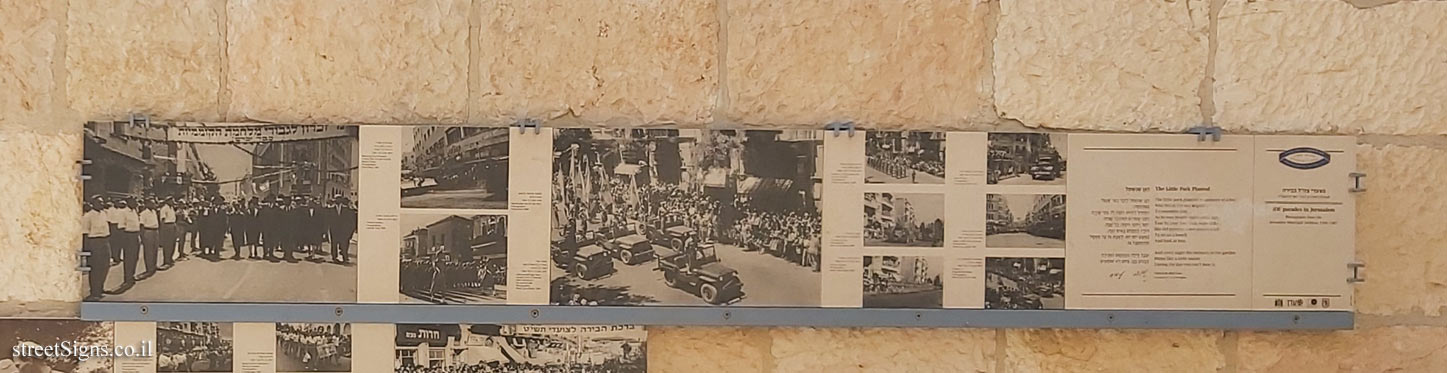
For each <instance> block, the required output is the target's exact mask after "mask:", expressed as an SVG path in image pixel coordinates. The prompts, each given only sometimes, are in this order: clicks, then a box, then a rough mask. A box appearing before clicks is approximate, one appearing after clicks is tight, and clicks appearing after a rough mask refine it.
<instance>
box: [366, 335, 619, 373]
mask: <svg viewBox="0 0 1447 373" xmlns="http://www.w3.org/2000/svg"><path fill="white" fill-rule="evenodd" d="M396 330H397V332H396V339H395V341H394V342H393V346H395V347H394V348H395V351H396V352H395V357H396V359H395V362H394V371H395V372H398V373H474V372H476V373H481V372H539V373H541V372H609V373H645V372H647V371H648V340H647V338H648V334H647V332H646V331H644V329H643V327H641V326H623V325H598V326H593V325H546V326H544V325H494V324H398V325H397V329H396Z"/></svg>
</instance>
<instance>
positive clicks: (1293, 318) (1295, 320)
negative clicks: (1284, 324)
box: [1291, 315, 1301, 324]
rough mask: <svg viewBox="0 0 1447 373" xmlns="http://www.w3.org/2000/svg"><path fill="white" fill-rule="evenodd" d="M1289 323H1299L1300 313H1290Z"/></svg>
mask: <svg viewBox="0 0 1447 373" xmlns="http://www.w3.org/2000/svg"><path fill="white" fill-rule="evenodd" d="M1291 323H1292V324H1300V323H1301V315H1291Z"/></svg>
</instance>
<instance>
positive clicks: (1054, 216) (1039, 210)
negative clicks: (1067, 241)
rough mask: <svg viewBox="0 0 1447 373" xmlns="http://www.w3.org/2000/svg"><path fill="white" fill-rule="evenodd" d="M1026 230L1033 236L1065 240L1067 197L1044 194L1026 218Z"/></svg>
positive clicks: (1038, 197) (1037, 198) (1037, 197)
mask: <svg viewBox="0 0 1447 373" xmlns="http://www.w3.org/2000/svg"><path fill="white" fill-rule="evenodd" d="M1025 229H1026V231H1027V232H1029V233H1030V234H1032V235H1036V236H1041V237H1052V238H1059V239H1064V238H1065V195H1064V194H1042V195H1039V196H1036V197H1035V205H1034V207H1032V208H1031V209H1030V213H1029V214H1028V215H1026V217H1025Z"/></svg>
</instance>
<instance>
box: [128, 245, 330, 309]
mask: <svg viewBox="0 0 1447 373" xmlns="http://www.w3.org/2000/svg"><path fill="white" fill-rule="evenodd" d="M230 246H231V244H230V241H228V242H227V243H226V247H227V248H226V249H223V250H222V251H221V257H222V258H230V257H231V253H232V251H231V249H230ZM322 256H325V255H322ZM305 257H306V256H305V255H300V256H299V258H305ZM319 257H321V256H319ZM352 260H353V262H352V263H351V264H347V265H341V264H336V263H331V262H324V263H316V262H310V261H306V260H302V261H300V262H297V263H287V262H285V261H282V262H276V263H273V262H269V261H266V260H249V259H241V260H231V259H223V260H221V261H219V262H211V261H209V260H206V259H202V258H198V257H196V256H195V255H189V256H187V259H186V260H184V261H178V262H176V265H175V266H174V267H171V269H168V270H165V271H157V272H156V275H155V276H152V277H151V278H147V279H145V280H141V281H137V282H136V285H135V287H133V288H131V289H130V290H129V291H126V292H125V294H117V295H109V294H107V295H106V296H105V298H103V299H102V300H103V301H116V302H124V301H158V300H163V301H164V300H175V301H188V302H207V301H228V302H347V303H351V302H356V301H357V267H356V262H355V260H356V244H355V243H354V244H353V245H352ZM141 272H145V264H143V263H137V266H136V273H137V274H140V273H141ZM123 277H124V266H123V265H121V264H117V265H112V266H111V267H110V274H109V275H107V277H106V289H115V288H117V287H119V286H120V285H121V282H122V281H124V279H123Z"/></svg>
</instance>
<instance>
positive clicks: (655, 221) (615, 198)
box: [575, 178, 822, 271]
mask: <svg viewBox="0 0 1447 373" xmlns="http://www.w3.org/2000/svg"><path fill="white" fill-rule="evenodd" d="M600 185H605V187H603V188H600V189H601V191H602V192H600V193H596V194H595V195H594V197H593V203H587V204H583V206H586V207H584V208H585V209H586V210H583V211H581V213H583V214H585V216H588V217H590V218H589V219H575V223H576V224H580V226H579V227H578V231H579V232H600V234H602V235H604V236H610V235H612V236H616V235H618V234H620V233H612V234H610V232H643V231H644V229H643V228H645V227H652V228H655V229H660V228H663V227H667V226H673V225H682V226H685V227H688V228H692V229H693V230H694V231H695V232H697V233H698V235H699V237H701V238H703V239H704V240H706V241H720V242H727V243H731V244H735V245H738V246H739V247H741V248H743V249H745V250H748V251H761V252H767V253H770V254H773V255H775V256H777V257H780V258H783V259H785V260H787V261H789V262H791V263H794V264H797V265H799V266H803V267H809V268H812V269H813V270H814V271H818V270H819V264H820V260H819V253H820V237H821V232H822V231H821V229H822V217H821V216H820V215H819V213H818V212H817V211H813V210H808V209H786V208H776V209H762V208H758V207H756V206H753V205H752V204H751V203H749V201H748V200H747V199H743V198H735V199H733V200H732V201H729V202H728V204H727V205H725V204H723V203H721V202H720V201H719V199H718V198H715V197H713V196H711V195H709V194H707V193H704V192H703V191H700V190H693V189H688V188H684V187H681V186H679V185H678V184H671V183H651V184H646V185H641V186H639V187H638V189H637V193H638V194H639V196H638V197H639V198H640V199H641V200H642V201H643V202H640V203H628V201H629V200H630V198H629V196H627V193H629V188H627V187H625V186H624V185H623V183H622V182H621V181H620V180H618V179H616V178H614V179H609V180H607V181H604V182H603V183H602V184H600ZM725 210H727V212H726V211H725ZM590 222H592V223H590ZM589 224H592V226H589Z"/></svg>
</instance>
